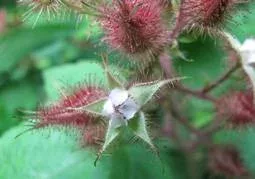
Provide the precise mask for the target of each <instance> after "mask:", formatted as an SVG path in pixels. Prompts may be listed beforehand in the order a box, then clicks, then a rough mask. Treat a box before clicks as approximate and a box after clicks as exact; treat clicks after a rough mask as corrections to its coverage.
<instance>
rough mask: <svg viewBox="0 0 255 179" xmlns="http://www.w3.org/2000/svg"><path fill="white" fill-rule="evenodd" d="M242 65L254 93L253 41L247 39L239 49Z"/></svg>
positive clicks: (254, 61)
mask: <svg viewBox="0 0 255 179" xmlns="http://www.w3.org/2000/svg"><path fill="white" fill-rule="evenodd" d="M240 54H241V56H242V65H243V69H244V70H245V72H246V74H247V75H248V76H249V78H250V80H251V82H252V85H253V91H254V92H255V39H247V40H245V42H244V43H243V45H242V46H241V47H240Z"/></svg>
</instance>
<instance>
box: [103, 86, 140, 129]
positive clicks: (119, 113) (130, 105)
mask: <svg viewBox="0 0 255 179" xmlns="http://www.w3.org/2000/svg"><path fill="white" fill-rule="evenodd" d="M139 108H140V107H139V106H138V105H137V104H136V103H135V101H134V100H133V99H132V98H130V96H129V95H128V91H126V90H122V89H118V88H116V89H113V90H112V91H111V92H110V95H109V96H108V99H107V101H106V102H105V104H104V107H103V111H102V112H103V114H104V115H105V116H107V117H109V118H110V120H112V121H111V122H112V123H113V125H114V126H115V127H119V126H122V125H127V121H128V120H130V119H132V118H133V117H134V116H135V114H136V113H137V112H138V110H139Z"/></svg>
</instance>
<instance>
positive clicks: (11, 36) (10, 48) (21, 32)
mask: <svg viewBox="0 0 255 179" xmlns="http://www.w3.org/2000/svg"><path fill="white" fill-rule="evenodd" d="M73 31H74V28H73V27H71V26H67V25H65V26H64V25H63V26H61V25H51V26H49V25H45V26H40V27H38V28H36V29H31V28H19V29H15V30H13V31H10V32H9V33H7V34H6V35H4V36H2V37H0V54H1V55H0V61H1V66H0V73H2V72H7V71H8V70H9V69H10V68H13V67H14V66H15V64H16V63H18V62H19V60H22V58H24V57H25V56H26V55H29V53H31V51H33V50H35V49H37V48H40V47H42V46H44V45H47V44H48V43H50V42H53V41H54V40H56V39H60V38H65V37H68V36H70V35H71V33H72V32H73Z"/></svg>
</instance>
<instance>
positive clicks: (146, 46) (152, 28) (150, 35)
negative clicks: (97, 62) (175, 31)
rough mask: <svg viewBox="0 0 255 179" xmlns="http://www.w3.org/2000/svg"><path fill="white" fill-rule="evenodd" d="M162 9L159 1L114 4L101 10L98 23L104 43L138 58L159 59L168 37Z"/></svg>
mask: <svg viewBox="0 0 255 179" xmlns="http://www.w3.org/2000/svg"><path fill="white" fill-rule="evenodd" d="M162 9H163V6H162V4H161V3H160V2H159V1H157V0H154V1H151V0H121V1H120V0H114V1H113V2H112V4H107V5H104V6H102V7H101V8H100V12H101V14H102V15H101V16H100V18H99V22H100V24H101V25H102V27H103V29H104V31H105V37H104V39H103V40H105V41H106V42H107V43H108V44H110V46H111V47H112V48H113V49H118V50H120V51H122V52H124V53H126V54H128V55H132V56H134V55H135V57H141V56H144V55H146V54H147V55H148V56H150V57H151V56H154V55H158V54H159V53H160V52H161V51H162V49H163V48H164V46H165V45H166V43H167V36H168V32H167V30H166V27H165V25H164V23H163V20H162V17H161V13H162Z"/></svg>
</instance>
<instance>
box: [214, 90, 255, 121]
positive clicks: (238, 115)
mask: <svg viewBox="0 0 255 179" xmlns="http://www.w3.org/2000/svg"><path fill="white" fill-rule="evenodd" d="M216 107H217V112H218V117H220V118H224V119H227V121H228V122H230V123H231V124H232V125H233V126H240V125H246V124H251V123H254V122H255V106H254V104H253V96H252V93H242V92H236V93H233V94H231V95H228V96H225V97H223V98H221V99H220V100H219V102H218V103H217V106H216Z"/></svg>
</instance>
